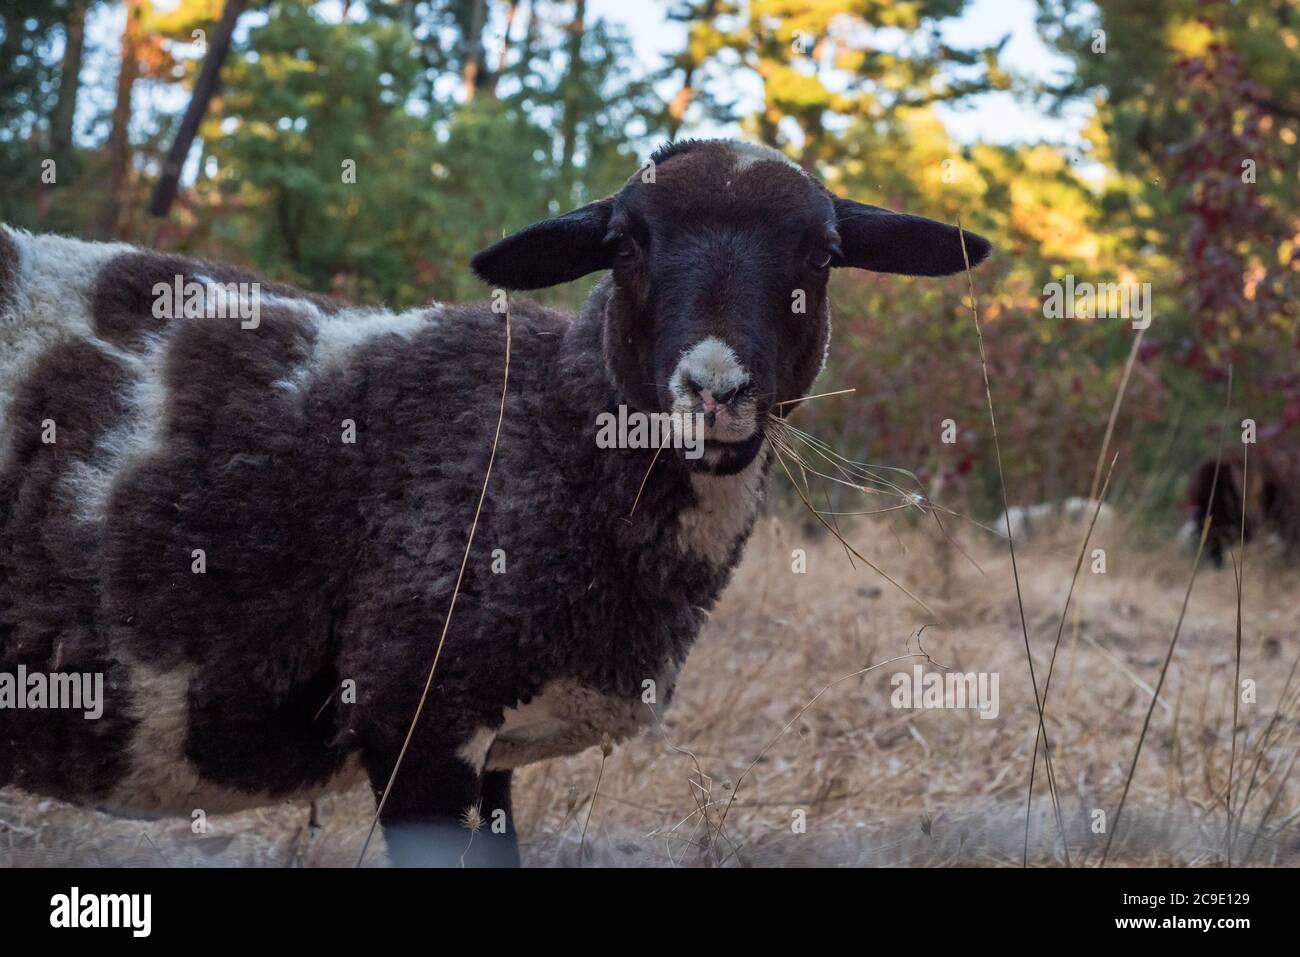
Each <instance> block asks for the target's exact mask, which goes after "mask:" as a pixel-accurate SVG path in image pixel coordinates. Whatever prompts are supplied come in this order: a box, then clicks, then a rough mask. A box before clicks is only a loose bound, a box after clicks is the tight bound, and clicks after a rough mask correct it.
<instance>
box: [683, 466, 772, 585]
mask: <svg viewBox="0 0 1300 957" xmlns="http://www.w3.org/2000/svg"><path fill="white" fill-rule="evenodd" d="M771 457H772V447H771V446H770V445H769V444H768V443H767V442H766V441H764V442H763V445H762V447H761V448H760V449H759V450H758V454H757V455H755V456H754V459H753V461H751V462H750V463H749V464H748V465H747V466H745V467H744V468H743V469H741V470H740V471H739V472H737V473H736V474H735V475H710V474H707V473H702V472H692V473H691V488H692V489H693V490H694V491H695V499H696V503H695V504H694V505H692V506H691V507H690V508H686V509H683V510H682V511H681V512H680V513H679V514H678V516H677V523H678V526H677V544H678V547H680V548H681V549H682V551H684V552H689V553H691V554H693V555H696V556H698V557H700V558H703V559H704V560H705V561H707V562H708V563H709V564H711V565H715V566H722V565H725V564H726V563H727V560H728V559H729V558H730V556H731V550H732V549H733V548H735V546H736V542H737V541H739V540H740V537H741V536H742V535H744V534H745V532H746V531H747V530H748V529H749V528H750V526H751V525H752V524H753V521H754V517H755V516H756V515H757V514H758V506H759V503H760V502H761V501H762V500H763V487H764V485H765V484H766V482H767V466H768V463H769V462H770V461H771Z"/></svg>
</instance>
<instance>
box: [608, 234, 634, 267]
mask: <svg viewBox="0 0 1300 957" xmlns="http://www.w3.org/2000/svg"><path fill="white" fill-rule="evenodd" d="M614 242H615V243H616V244H617V247H618V248H617V250H616V252H615V253H614V255H615V256H617V257H618V258H619V259H621V260H623V261H624V262H627V261H628V260H630V259H635V258H636V255H637V253H638V252H639V251H640V250H639V248H638V246H637V244H636V240H635V239H633V238H632V237H631V236H619V237H618V238H617V239H616V240H615V241H614Z"/></svg>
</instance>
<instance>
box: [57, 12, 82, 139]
mask: <svg viewBox="0 0 1300 957" xmlns="http://www.w3.org/2000/svg"><path fill="white" fill-rule="evenodd" d="M86 6H87V0H72V3H71V5H70V6H69V7H68V22H67V25H66V26H65V28H64V47H63V67H62V69H61V70H60V73H59V99H58V102H56V103H55V104H54V115H53V116H52V117H51V118H50V151H51V152H52V153H53V154H54V156H55V158H56V159H60V160H61V159H62V158H63V157H65V156H66V155H67V154H68V153H69V152H70V151H71V150H72V120H73V117H74V116H75V115H76V112H77V91H78V90H79V89H80V87H81V60H82V53H83V52H84V50H85V46H86Z"/></svg>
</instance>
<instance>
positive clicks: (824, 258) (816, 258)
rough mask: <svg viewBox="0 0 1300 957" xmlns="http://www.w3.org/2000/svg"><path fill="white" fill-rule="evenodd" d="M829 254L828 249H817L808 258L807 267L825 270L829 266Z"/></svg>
mask: <svg viewBox="0 0 1300 957" xmlns="http://www.w3.org/2000/svg"><path fill="white" fill-rule="evenodd" d="M831 258H832V256H831V252H830V250H829V249H819V250H818V251H817V252H815V253H813V254H812V255H811V256H809V257H808V265H810V266H812V267H813V269H825V268H827V267H828V266H829V265H830V264H831Z"/></svg>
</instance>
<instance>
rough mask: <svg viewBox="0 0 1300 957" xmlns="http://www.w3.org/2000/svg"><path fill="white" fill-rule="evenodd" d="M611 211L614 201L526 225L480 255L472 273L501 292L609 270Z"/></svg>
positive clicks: (553, 283)
mask: <svg viewBox="0 0 1300 957" xmlns="http://www.w3.org/2000/svg"><path fill="white" fill-rule="evenodd" d="M613 208H614V200H613V198H612V197H610V198H606V199H601V200H597V201H596V202H594V203H588V204H587V205H586V206H582V207H580V208H578V209H575V210H573V212H570V213H565V214H564V215H563V216H557V217H555V218H554V219H544V220H542V221H541V222H540V223H533V225H531V226H525V227H524V228H523V229H521V230H519V231H518V232H517V233H511V234H510V235H509V236H507V237H506V238H505V239H502V240H499V241H498V242H495V243H493V244H492V245H491V246H489V247H488V248H487V249H484V250H481V251H480V252H479V253H478V254H477V255H476V256H475V257H474V258H473V259H472V260H470V268H471V269H473V270H474V274H475V275H476V276H478V277H479V278H480V279H482V280H483V281H484V282H485V283H487V284H488V285H490V286H496V287H498V288H501V289H542V288H544V287H546V286H557V285H559V284H560V283H562V282H569V281H570V280H573V279H577V278H579V277H580V276H585V275H587V273H592V272H596V271H597V270H601V269H609V268H610V266H611V265H613V262H614V250H613V249H612V248H610V247H608V246H607V245H606V243H605V235H606V233H608V232H609V217H610V213H611V212H612V211H613Z"/></svg>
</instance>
